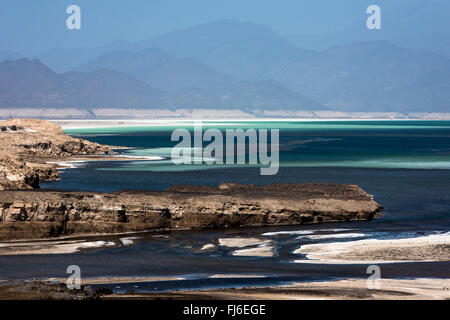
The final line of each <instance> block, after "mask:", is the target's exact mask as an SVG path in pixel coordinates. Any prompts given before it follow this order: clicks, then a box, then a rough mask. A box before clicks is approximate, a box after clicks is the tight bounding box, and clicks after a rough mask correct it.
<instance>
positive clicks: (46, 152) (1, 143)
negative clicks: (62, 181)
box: [0, 119, 113, 190]
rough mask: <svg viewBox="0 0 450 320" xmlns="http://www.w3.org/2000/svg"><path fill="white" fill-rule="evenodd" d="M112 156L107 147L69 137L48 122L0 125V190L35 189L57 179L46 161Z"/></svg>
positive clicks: (26, 121)
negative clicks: (80, 156)
mask: <svg viewBox="0 0 450 320" xmlns="http://www.w3.org/2000/svg"><path fill="white" fill-rule="evenodd" d="M111 153H113V151H112V150H111V148H110V147H108V146H102V145H100V144H98V143H92V142H90V141H86V140H81V139H76V138H73V137H70V136H68V135H66V134H65V133H64V131H63V130H62V129H61V127H60V126H58V125H57V124H54V123H51V122H48V121H43V120H33V119H13V120H8V121H4V122H0V190H11V189H36V188H39V181H54V180H57V179H59V174H58V171H57V170H56V168H57V167H56V165H55V164H49V163H48V162H52V161H53V162H55V161H61V160H64V159H65V158H67V157H70V156H74V155H83V156H87V155H98V154H111Z"/></svg>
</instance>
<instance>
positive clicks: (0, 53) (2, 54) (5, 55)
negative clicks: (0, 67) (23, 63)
mask: <svg viewBox="0 0 450 320" xmlns="http://www.w3.org/2000/svg"><path fill="white" fill-rule="evenodd" d="M22 58H23V56H22V54H20V53H18V52H15V51H11V50H0V61H4V60H19V59H22Z"/></svg>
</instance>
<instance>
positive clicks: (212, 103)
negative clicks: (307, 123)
mask: <svg viewBox="0 0 450 320" xmlns="http://www.w3.org/2000/svg"><path fill="white" fill-rule="evenodd" d="M166 101H167V102H168V104H169V105H171V106H172V107H176V108H202V109H211V108H227V109H236V108H237V109H240V110H243V111H246V112H257V111H261V110H285V111H287V110H290V111H293V110H326V109H327V108H326V107H324V106H322V105H321V104H320V103H318V102H316V101H314V100H312V99H309V98H307V97H305V96H302V95H301V94H298V93H296V92H294V91H292V90H290V89H288V88H286V87H285V86H283V85H282V84H281V83H279V82H277V81H274V80H268V81H239V82H236V83H234V85H233V86H231V87H229V88H227V90H224V92H223V94H221V95H214V94H211V93H210V92H209V91H207V90H204V89H202V88H195V87H192V88H184V89H182V90H179V91H176V92H173V93H170V94H169V95H168V96H167V98H166Z"/></svg>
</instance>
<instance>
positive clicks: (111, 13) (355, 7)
mask: <svg viewBox="0 0 450 320" xmlns="http://www.w3.org/2000/svg"><path fill="white" fill-rule="evenodd" d="M448 2H450V1H448V0H128V1H125V0H0V4H1V11H0V30H1V31H0V35H1V36H0V48H1V49H10V50H16V51H19V52H22V53H24V54H34V53H38V52H41V51H44V50H48V49H52V48H70V47H94V46H100V45H103V44H105V43H107V42H109V41H112V40H115V39H125V40H141V39H145V38H148V37H151V36H153V35H157V34H160V33H164V32H167V31H171V30H174V29H178V28H184V27H188V26H192V25H195V24H200V23H206V22H210V21H213V20H218V19H238V20H242V21H253V22H257V23H263V24H267V25H269V26H270V27H272V28H273V29H274V30H276V31H277V32H279V33H281V34H284V35H292V34H311V33H327V32H332V31H336V30H343V29H346V28H349V27H350V26H352V25H355V24H356V25H357V24H358V23H360V25H361V28H364V21H365V19H366V17H367V15H366V13H365V10H366V8H367V6H368V5H369V4H379V5H381V6H382V9H383V8H385V10H386V11H387V12H386V16H389V15H391V16H393V15H395V16H398V15H399V12H400V13H401V12H404V13H405V15H414V12H411V10H412V11H414V10H417V8H420V6H421V4H422V3H426V5H427V6H430V5H431V6H432V7H433V8H434V9H433V10H435V11H437V12H442V11H443V10H444V9H443V8H444V7H445V10H447V9H448V8H449V6H448V5H447V3H448ZM71 4H77V5H79V6H80V7H81V9H82V30H80V31H75V30H72V31H69V30H67V29H66V26H65V21H66V19H67V16H68V15H67V14H66V12H65V11H66V8H67V6H69V5H71ZM440 7H442V8H440ZM405 8H406V9H405ZM408 10H409V11H408ZM433 10H431V11H433ZM445 10H444V12H446V11H445ZM446 13H448V11H447V12H446ZM432 15H433V13H431V17H432ZM425 20H426V19H425ZM429 20H430V21H431V18H429ZM430 21H421V23H422V24H423V26H420V25H419V26H417V23H416V25H415V26H413V27H414V28H418V29H420V30H422V29H424V28H425V29H426V27H427V26H428V25H429V22H430ZM434 22H435V23H436V21H434ZM443 23H444V22H443ZM445 23H446V22H445Z"/></svg>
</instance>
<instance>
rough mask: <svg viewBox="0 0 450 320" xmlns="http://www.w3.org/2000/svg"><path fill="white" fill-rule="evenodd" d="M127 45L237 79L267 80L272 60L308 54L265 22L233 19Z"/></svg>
mask: <svg viewBox="0 0 450 320" xmlns="http://www.w3.org/2000/svg"><path fill="white" fill-rule="evenodd" d="M130 46H131V48H133V49H135V50H138V49H143V48H149V47H158V48H161V49H162V50H164V51H167V52H168V53H169V54H171V55H173V56H176V57H190V58H195V59H198V60H199V61H201V62H203V63H206V64H207V65H209V66H211V67H213V68H214V69H216V70H218V71H220V72H222V73H225V74H229V75H232V76H234V77H235V78H236V79H238V80H268V79H270V78H271V76H270V67H271V65H272V64H274V63H276V62H279V61H283V60H285V59H287V58H291V57H294V56H307V55H309V54H310V52H309V51H305V50H301V49H298V48H296V47H295V46H294V45H292V44H291V43H290V42H289V41H288V40H286V39H285V38H284V37H282V36H281V35H279V34H278V33H276V32H275V31H273V30H272V29H271V28H269V27H268V26H265V25H261V24H255V23H252V22H239V21H236V20H220V21H214V22H211V23H207V24H202V25H198V26H194V27H191V28H187V29H183V30H177V31H173V32H170V33H167V34H163V35H160V36H157V37H154V38H151V39H148V40H145V41H140V42H136V43H133V44H131V45H130Z"/></svg>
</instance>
